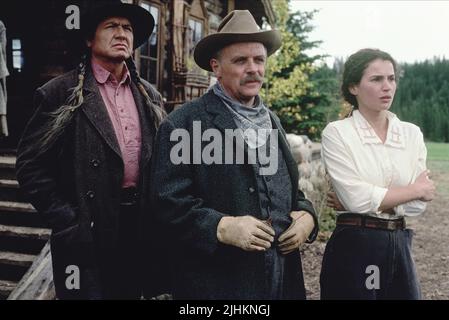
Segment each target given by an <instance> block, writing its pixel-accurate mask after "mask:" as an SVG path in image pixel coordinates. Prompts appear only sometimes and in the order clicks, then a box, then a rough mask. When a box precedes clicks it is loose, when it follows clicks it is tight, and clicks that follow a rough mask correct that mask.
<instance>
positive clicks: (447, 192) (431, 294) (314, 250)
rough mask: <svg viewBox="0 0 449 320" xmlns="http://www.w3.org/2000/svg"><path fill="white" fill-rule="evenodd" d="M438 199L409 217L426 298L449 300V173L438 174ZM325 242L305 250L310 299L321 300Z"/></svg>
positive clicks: (304, 258)
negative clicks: (419, 212) (320, 283)
mask: <svg viewBox="0 0 449 320" xmlns="http://www.w3.org/2000/svg"><path fill="white" fill-rule="evenodd" d="M432 178H433V179H434V180H435V182H436V183H437V186H438V192H437V198H436V199H435V200H434V201H432V202H431V203H430V204H429V206H428V208H427V211H426V212H425V213H424V214H423V215H421V216H420V217H417V218H408V220H407V223H408V227H409V228H412V229H414V230H415V236H414V240H413V253H414V258H415V262H416V267H417V270H418V277H419V279H420V281H421V290H422V296H423V299H426V300H428V299H432V300H442V299H444V300H448V299H449V172H445V173H443V171H436V172H434V173H433V177H432ZM325 245H326V244H325V242H321V241H315V243H313V244H312V245H309V246H307V247H305V248H304V250H303V254H302V258H303V270H304V278H305V282H306V291H307V298H308V299H310V300H316V299H319V297H320V286H319V275H320V270H321V260H322V256H323V252H324V248H325Z"/></svg>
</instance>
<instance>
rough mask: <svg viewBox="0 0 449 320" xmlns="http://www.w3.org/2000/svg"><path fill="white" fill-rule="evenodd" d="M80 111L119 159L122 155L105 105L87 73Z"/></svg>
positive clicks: (89, 73) (91, 76)
mask: <svg viewBox="0 0 449 320" xmlns="http://www.w3.org/2000/svg"><path fill="white" fill-rule="evenodd" d="M81 110H82V111H83V112H84V114H85V115H86V116H87V118H88V119H89V121H90V122H91V123H92V125H93V126H94V127H95V128H96V129H97V131H98V132H99V134H100V135H101V136H102V137H103V139H104V140H105V141H106V143H107V144H108V145H109V147H110V148H111V149H112V150H114V152H115V153H116V154H117V155H118V156H119V157H120V158H121V157H122V153H121V151H120V146H119V144H118V141H117V136H116V134H115V131H114V127H113V126H112V122H111V119H110V117H109V114H108V111H107V109H106V105H105V104H104V102H103V98H102V97H101V94H100V90H99V89H98V86H97V82H96V80H95V78H94V76H93V74H92V72H88V73H87V76H86V82H85V84H84V103H83V105H82V106H81Z"/></svg>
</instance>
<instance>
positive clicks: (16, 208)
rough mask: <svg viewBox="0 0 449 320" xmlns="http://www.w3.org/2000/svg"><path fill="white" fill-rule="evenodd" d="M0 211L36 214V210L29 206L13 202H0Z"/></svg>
mask: <svg viewBox="0 0 449 320" xmlns="http://www.w3.org/2000/svg"><path fill="white" fill-rule="evenodd" d="M0 211H6V212H24V213H36V209H34V207H33V206H32V205H31V204H29V203H23V202H13V201H0Z"/></svg>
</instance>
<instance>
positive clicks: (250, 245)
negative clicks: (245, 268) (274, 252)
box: [217, 216, 274, 251]
mask: <svg viewBox="0 0 449 320" xmlns="http://www.w3.org/2000/svg"><path fill="white" fill-rule="evenodd" d="M217 238H218V241H220V242H222V243H224V244H228V245H231V246H235V247H238V248H241V249H243V250H245V251H265V250H266V249H268V248H270V247H271V243H272V242H273V241H274V230H273V228H272V227H270V226H269V225H268V224H267V223H266V222H264V221H262V220H258V219H256V218H254V217H252V216H243V217H229V216H227V217H223V218H221V220H220V222H219V223H218V227H217Z"/></svg>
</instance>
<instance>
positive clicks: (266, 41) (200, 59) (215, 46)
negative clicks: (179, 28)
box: [193, 30, 282, 71]
mask: <svg viewBox="0 0 449 320" xmlns="http://www.w3.org/2000/svg"><path fill="white" fill-rule="evenodd" d="M239 42H260V43H262V44H263V45H264V46H265V48H266V49H267V56H270V55H272V54H273V53H274V52H275V51H276V50H277V49H279V48H280V47H281V45H282V41H281V33H280V32H279V31H278V30H267V31H261V32H257V33H214V34H211V35H208V36H206V37H204V38H203V39H201V40H200V41H199V42H198V43H197V45H196V47H195V51H194V53H193V57H194V59H195V62H196V64H197V65H198V66H200V67H201V68H202V69H204V70H207V71H212V68H211V66H210V59H212V57H213V56H214V55H215V54H216V53H217V52H218V51H219V50H221V49H223V48H224V47H226V46H229V45H231V44H234V43H239Z"/></svg>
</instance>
